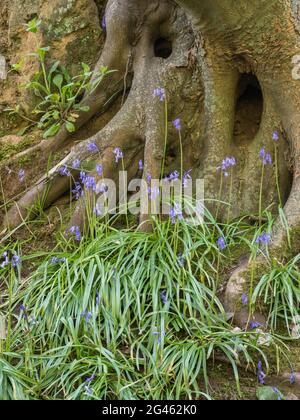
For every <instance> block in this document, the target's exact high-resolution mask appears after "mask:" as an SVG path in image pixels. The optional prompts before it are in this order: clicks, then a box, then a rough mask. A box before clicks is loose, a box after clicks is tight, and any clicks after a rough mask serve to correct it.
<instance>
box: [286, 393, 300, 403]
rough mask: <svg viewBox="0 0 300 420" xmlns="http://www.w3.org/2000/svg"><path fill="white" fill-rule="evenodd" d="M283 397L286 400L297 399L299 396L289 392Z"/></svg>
mask: <svg viewBox="0 0 300 420" xmlns="http://www.w3.org/2000/svg"><path fill="white" fill-rule="evenodd" d="M285 399H286V400H287V401H299V398H298V397H297V395H295V394H292V393H291V392H290V393H289V394H287V396H286V398H285Z"/></svg>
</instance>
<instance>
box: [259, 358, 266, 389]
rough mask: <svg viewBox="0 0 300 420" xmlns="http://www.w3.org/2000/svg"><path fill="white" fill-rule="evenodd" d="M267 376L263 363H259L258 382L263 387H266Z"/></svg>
mask: <svg viewBox="0 0 300 420" xmlns="http://www.w3.org/2000/svg"><path fill="white" fill-rule="evenodd" d="M266 377H267V375H266V374H265V372H264V371H263V365H262V362H261V361H259V362H258V365H257V379H258V382H259V383H260V384H261V385H265V379H266Z"/></svg>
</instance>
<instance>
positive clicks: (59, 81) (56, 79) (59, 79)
mask: <svg viewBox="0 0 300 420" xmlns="http://www.w3.org/2000/svg"><path fill="white" fill-rule="evenodd" d="M63 80H64V78H63V76H62V75H61V74H57V75H56V76H55V77H54V78H53V83H54V85H55V86H56V87H58V89H59V90H60V89H61V86H62V83H63Z"/></svg>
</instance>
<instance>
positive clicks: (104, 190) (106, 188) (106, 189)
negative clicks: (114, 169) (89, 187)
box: [99, 183, 108, 194]
mask: <svg viewBox="0 0 300 420" xmlns="http://www.w3.org/2000/svg"><path fill="white" fill-rule="evenodd" d="M107 191H108V186H107V185H105V184H103V183H102V184H101V185H100V188H99V192H100V193H101V194H104V193H106V192H107Z"/></svg>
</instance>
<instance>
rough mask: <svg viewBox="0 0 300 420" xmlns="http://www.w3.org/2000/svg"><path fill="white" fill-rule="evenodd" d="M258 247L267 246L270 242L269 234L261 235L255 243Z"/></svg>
mask: <svg viewBox="0 0 300 420" xmlns="http://www.w3.org/2000/svg"><path fill="white" fill-rule="evenodd" d="M255 242H256V243H257V244H258V245H269V243H270V242H271V235H270V234H269V233H266V232H264V233H262V234H261V235H259V237H258V238H257V239H256V241H255Z"/></svg>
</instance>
